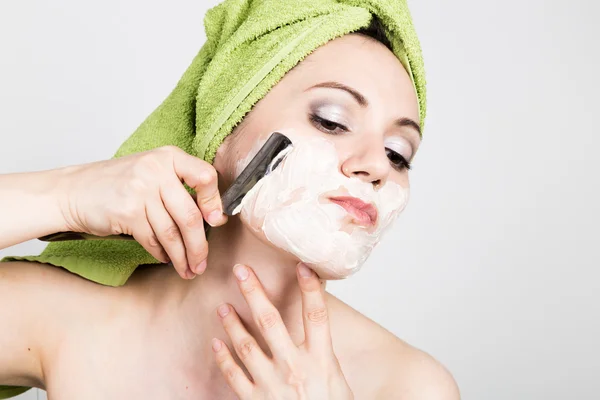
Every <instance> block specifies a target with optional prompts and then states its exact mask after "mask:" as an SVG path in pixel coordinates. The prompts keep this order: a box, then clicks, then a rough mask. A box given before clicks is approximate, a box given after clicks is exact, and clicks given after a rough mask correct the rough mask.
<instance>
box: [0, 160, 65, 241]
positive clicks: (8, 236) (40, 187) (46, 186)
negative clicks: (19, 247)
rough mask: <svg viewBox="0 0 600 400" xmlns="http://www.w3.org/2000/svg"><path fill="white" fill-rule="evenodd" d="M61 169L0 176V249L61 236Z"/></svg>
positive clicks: (62, 223)
mask: <svg viewBox="0 0 600 400" xmlns="http://www.w3.org/2000/svg"><path fill="white" fill-rule="evenodd" d="M63 176H64V170H63V169H56V170H50V171H40V172H28V173H19V174H7V175H0V249H3V248H6V247H9V246H12V245H15V244H18V243H22V242H25V241H27V240H31V239H35V238H38V237H40V236H44V235H48V234H51V233H55V232H60V231H63V230H64V229H65V226H66V224H65V221H64V217H63V213H62V212H61V206H60V197H59V196H60V191H61V184H60V183H61V179H63V178H62V177H63Z"/></svg>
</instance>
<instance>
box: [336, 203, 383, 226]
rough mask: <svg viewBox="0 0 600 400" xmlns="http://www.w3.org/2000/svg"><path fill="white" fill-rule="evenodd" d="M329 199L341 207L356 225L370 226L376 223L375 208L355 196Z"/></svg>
mask: <svg viewBox="0 0 600 400" xmlns="http://www.w3.org/2000/svg"><path fill="white" fill-rule="evenodd" d="M329 200H330V201H331V202H332V203H335V204H337V205H339V206H341V207H343V208H344V209H345V210H346V211H347V212H348V213H349V214H350V215H352V216H353V217H354V220H355V221H356V223H357V224H358V225H361V226H365V227H370V226H375V224H376V223H377V208H376V207H375V206H373V205H371V204H368V203H365V202H364V201H362V200H361V199H359V198H356V197H346V196H344V197H330V198H329Z"/></svg>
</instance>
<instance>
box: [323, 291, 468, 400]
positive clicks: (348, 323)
mask: <svg viewBox="0 0 600 400" xmlns="http://www.w3.org/2000/svg"><path fill="white" fill-rule="evenodd" d="M327 302H328V306H329V309H330V314H331V326H332V335H333V337H334V343H336V345H335V352H336V355H337V356H338V359H339V360H340V364H341V365H342V369H343V371H344V374H345V376H346V377H347V379H348V381H349V383H350V385H351V387H352V389H353V391H354V392H355V395H356V398H357V399H361V398H376V399H403V400H404V399H405V400H413V399H414V400H458V399H460V394H459V390H458V387H457V384H456V382H455V380H454V378H453V377H452V375H451V373H450V372H449V371H448V370H447V369H446V368H445V367H444V366H443V365H442V364H441V363H440V362H438V361H437V360H436V359H435V358H433V357H432V356H431V355H429V354H427V353H426V352H424V351H422V350H420V349H417V348H415V347H414V346H411V345H410V344H408V343H406V342H405V341H403V340H401V339H400V338H398V337H396V336H395V335H394V334H393V333H391V332H390V331H388V330H386V329H385V328H383V327H382V326H381V325H379V324H377V323H376V322H374V321H373V320H371V319H369V318H368V317H366V316H365V315H363V314H361V313H360V312H358V311H357V310H355V309H354V308H352V307H350V306H349V305H347V304H346V303H344V302H342V301H341V300H339V299H337V298H336V297H335V296H332V295H328V299H327ZM349 332H351V334H348V333H349ZM365 368H368V373H365V372H366V371H365ZM373 394H375V396H373Z"/></svg>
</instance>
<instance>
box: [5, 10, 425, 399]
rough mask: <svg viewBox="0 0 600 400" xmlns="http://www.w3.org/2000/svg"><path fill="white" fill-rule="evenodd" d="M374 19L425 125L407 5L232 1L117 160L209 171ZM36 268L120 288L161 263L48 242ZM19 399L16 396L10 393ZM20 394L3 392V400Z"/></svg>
mask: <svg viewBox="0 0 600 400" xmlns="http://www.w3.org/2000/svg"><path fill="white" fill-rule="evenodd" d="M374 16H376V17H377V18H378V19H379V21H380V22H381V24H382V25H383V27H384V29H385V33H386V36H387V38H388V39H389V41H390V42H391V44H392V49H393V51H394V54H395V55H396V56H397V57H398V59H399V60H400V61H401V62H402V64H403V65H404V67H405V68H406V70H407V71H408V73H409V75H410V76H411V78H412V81H413V83H414V86H415V89H416V92H417V96H418V99H419V112H420V117H421V124H422V125H423V122H424V121H425V111H426V110H425V104H426V96H425V72H424V66H423V59H422V55H421V47H420V44H419V40H418V38H417V35H416V33H415V30H414V27H413V23H412V19H411V16H410V12H409V10H408V7H407V4H406V1H405V0H293V1H289V0H225V1H224V2H223V3H221V4H219V5H218V6H216V7H214V8H212V9H210V10H209V11H208V12H207V13H206V16H205V19H204V25H205V29H206V37H207V40H206V43H205V44H204V45H203V46H202V48H201V49H200V52H199V53H198V54H197V56H196V57H195V58H194V60H193V61H192V64H191V65H190V66H189V67H188V69H187V71H186V72H185V73H184V75H183V77H182V78H181V79H180V81H179V82H178V84H177V86H176V87H175V89H174V90H173V91H172V92H171V94H170V95H169V96H168V97H167V99H166V100H165V101H164V102H163V103H162V104H161V105H160V106H158V108H157V109H156V110H154V112H152V114H151V115H150V116H149V117H148V118H147V119H146V120H145V121H144V122H143V123H142V124H141V125H140V126H139V127H138V129H137V130H136V131H135V132H134V133H133V134H132V135H131V136H130V137H129V138H128V139H127V140H126V141H125V143H124V144H123V145H122V146H121V147H120V148H119V150H118V151H117V153H116V154H115V157H121V156H125V155H128V154H132V153H138V152H142V151H146V150H150V149H153V148H156V147H160V146H165V145H175V146H178V147H180V148H182V149H183V150H185V151H186V152H188V153H190V154H192V155H195V156H197V157H200V158H203V159H205V160H206V161H208V162H212V161H213V159H214V157H215V153H216V150H217V148H218V147H219V145H220V144H221V143H222V141H223V140H224V138H225V137H226V136H227V135H228V134H229V133H231V131H232V130H233V128H234V127H235V126H236V125H237V124H238V123H239V122H240V121H241V120H242V119H243V118H244V116H245V115H246V114H247V113H248V112H249V111H250V110H251V108H252V106H253V105H254V104H256V103H257V102H258V101H259V100H260V99H261V98H263V97H264V96H265V95H266V94H267V93H268V92H269V90H270V89H271V88H272V87H273V86H274V85H275V84H277V82H278V81H279V80H280V79H281V78H282V77H283V76H284V75H285V74H286V73H287V72H288V71H289V70H291V69H292V68H293V67H294V66H295V65H297V64H298V63H299V62H300V61H302V59H304V58H305V57H306V56H307V55H308V54H310V53H311V52H313V51H314V50H316V49H317V48H318V47H320V46H321V45H323V44H325V43H326V42H328V41H330V40H332V39H335V38H337V37H339V36H343V35H345V34H348V33H350V32H354V31H357V30H360V29H362V28H366V27H368V26H369V25H370V23H371V20H372V18H373V17H374ZM17 260H27V261H38V262H43V263H49V264H52V265H55V266H60V267H63V268H65V269H67V270H69V271H71V272H73V273H75V274H78V275H80V276H82V277H84V278H87V279H89V280H92V281H95V282H98V283H101V284H105V285H111V286H119V285H123V284H124V283H125V282H126V281H127V279H128V278H129V276H131V274H132V273H133V271H134V270H135V269H136V268H137V266H138V265H140V264H158V263H159V261H158V260H156V259H155V258H154V257H152V256H151V255H150V254H149V253H147V252H146V251H145V250H144V248H143V247H142V246H141V245H139V244H138V243H137V242H134V241H131V242H128V241H112V240H96V241H72V242H59V243H51V244H49V245H48V246H47V247H46V249H45V250H44V251H43V252H42V254H40V255H39V256H25V257H6V258H4V259H3V260H2V261H17ZM13 390H14V389H13ZM10 395H14V393H8V392H3V391H2V388H1V387H0V398H3V396H10Z"/></svg>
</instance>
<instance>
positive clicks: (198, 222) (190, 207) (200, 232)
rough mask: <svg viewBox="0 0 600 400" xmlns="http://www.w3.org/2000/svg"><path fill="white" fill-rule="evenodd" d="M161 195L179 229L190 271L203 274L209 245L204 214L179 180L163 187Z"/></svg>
mask: <svg viewBox="0 0 600 400" xmlns="http://www.w3.org/2000/svg"><path fill="white" fill-rule="evenodd" d="M160 195H161V197H162V201H163V203H164V205H165V208H166V209H167V212H168V213H169V215H170V216H171V218H172V219H173V220H174V221H175V223H176V224H177V226H178V227H179V232H180V233H181V235H182V237H183V243H184V246H185V252H186V256H187V262H188V265H189V268H190V270H191V271H193V272H194V273H196V274H201V273H203V272H204V270H205V269H206V258H207V257H208V243H207V242H206V234H205V233H204V219H203V218H202V213H201V212H200V210H199V209H198V206H197V205H196V203H195V202H194V200H193V199H192V196H190V194H189V193H188V192H187V190H185V188H184V187H183V185H182V184H181V183H180V182H179V181H177V180H173V181H172V182H170V183H166V184H165V185H163V186H161V188H160Z"/></svg>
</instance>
